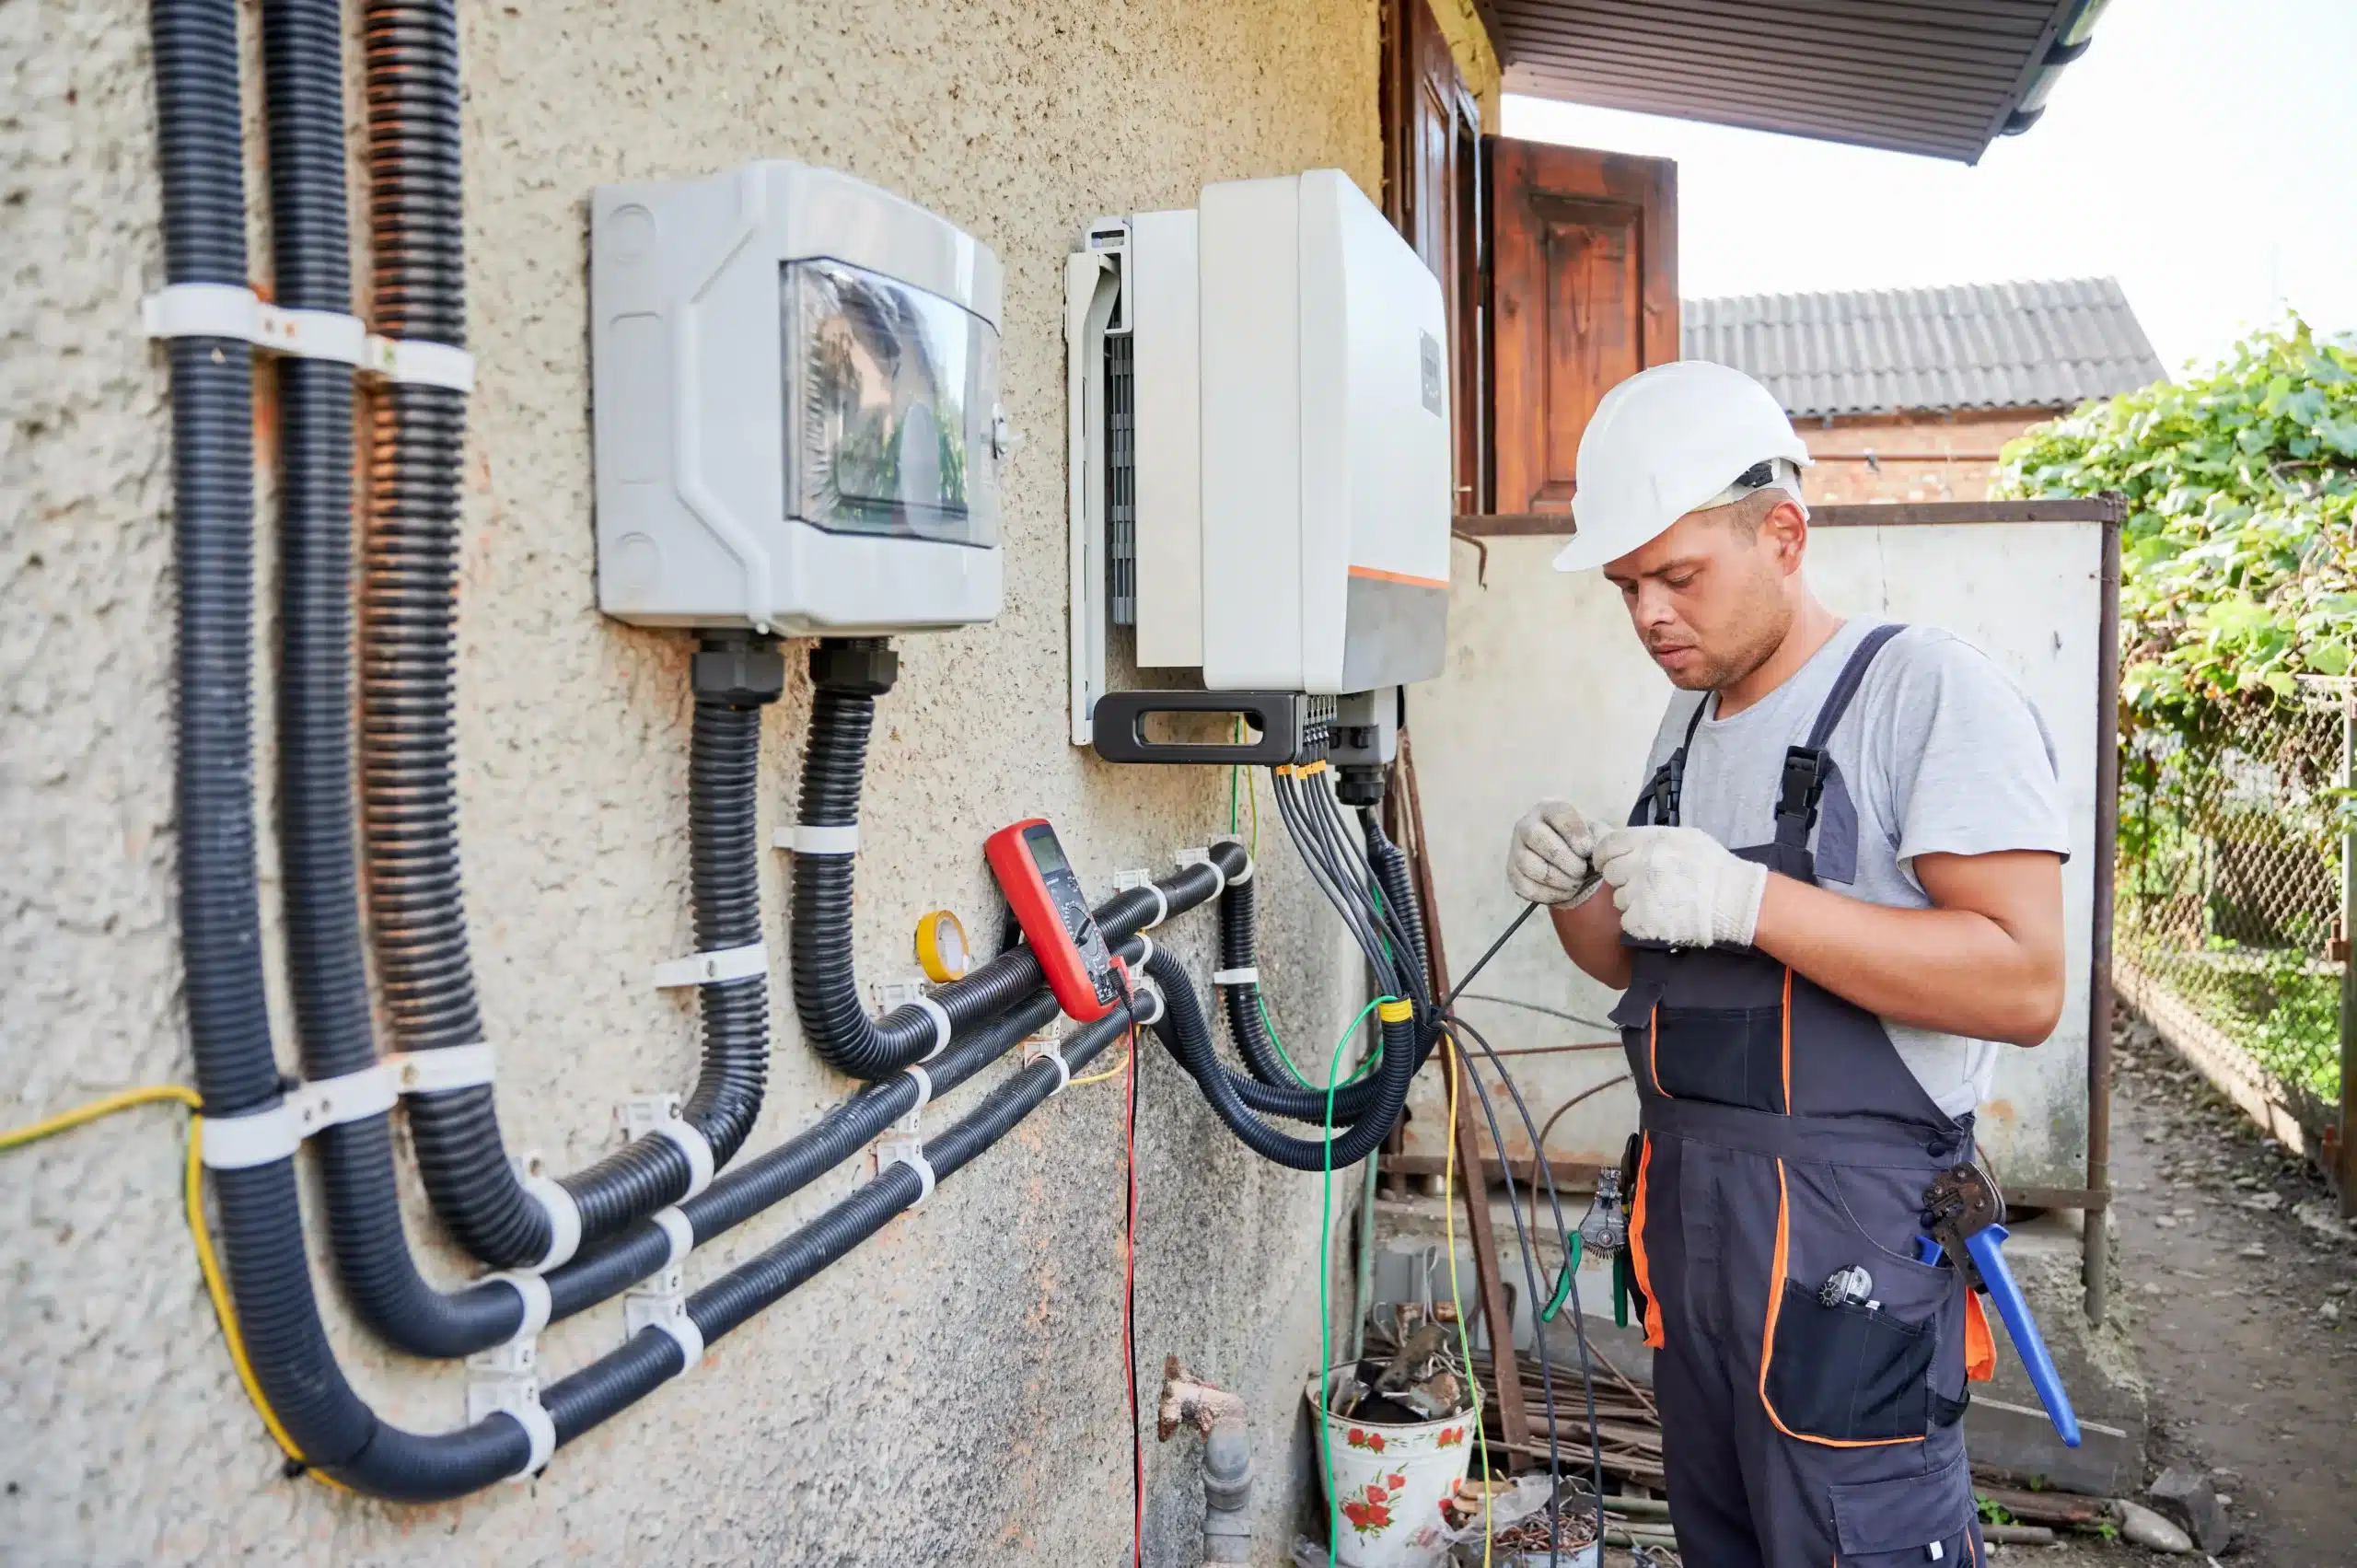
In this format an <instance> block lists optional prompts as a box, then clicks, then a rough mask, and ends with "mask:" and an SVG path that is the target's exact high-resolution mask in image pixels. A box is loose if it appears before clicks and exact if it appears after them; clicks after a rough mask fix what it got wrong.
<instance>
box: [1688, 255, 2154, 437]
mask: <svg viewBox="0 0 2357 1568" xmlns="http://www.w3.org/2000/svg"><path fill="white" fill-rule="evenodd" d="M1678 314H1679V319H1680V324H1681V325H1680V331H1681V335H1682V338H1683V343H1682V345H1681V346H1682V348H1683V352H1684V354H1685V357H1687V358H1688V359H1710V360H1716V361H1717V362H1718V363H1719V364H1721V365H1732V366H1735V367H1736V369H1738V370H1741V371H1744V372H1746V373H1747V374H1748V375H1751V376H1755V377H1759V380H1760V381H1762V382H1764V383H1765V384H1766V385H1767V387H1768V389H1769V390H1771V391H1772V392H1774V393H1775V394H1776V396H1777V398H1778V399H1779V400H1780V401H1782V403H1783V405H1784V410H1785V412H1788V413H1790V414H1791V415H1792V416H1793V417H1794V418H1795V419H1804V418H1816V417H1820V416H1824V415H1830V414H1853V413H1898V412H1918V411H1920V412H1946V411H1949V410H1953V409H1974V408H2069V407H2072V406H2073V405H2074V404H2076V403H2078V402H2080V401H2082V400H2084V399H2087V398H2105V397H2109V396H2110V395H2111V394H2112V393H2114V392H2124V391H2127V390H2129V389H2131V388H2134V387H2142V386H2146V385H2149V384H2150V383H2152V382H2154V381H2158V380H2162V379H2164V378H2165V377H2166V375H2167V372H2166V371H2165V370H2164V369H2163V368H2162V367H2161V361H2160V356H2159V355H2157V354H2154V352H2153V345H2152V343H2150V342H2148V341H2147V340H2146V339H2145V336H2144V329H2143V328H2142V327H2141V326H2139V325H2137V322H2136V313H2135V312H2134V311H2133V310H2131V309H2130V308H2128V296H2126V295H2124V294H2122V293H2121V292H2120V291H2119V283H2118V282H2117V281H2115V280H2113V279H2111V278H2068V279H2062V280H2059V281H2050V282H2043V283H2003V284H1963V285H1957V286H1955V287H1951V288H1899V289H1874V290H1871V291H1866V292H1861V293H1852V294H1750V295H1743V296H1738V297H1736V298H1732V299H1689V300H1686V301H1684V302H1683V303H1682V304H1681V305H1680V307H1679V312H1678Z"/></svg>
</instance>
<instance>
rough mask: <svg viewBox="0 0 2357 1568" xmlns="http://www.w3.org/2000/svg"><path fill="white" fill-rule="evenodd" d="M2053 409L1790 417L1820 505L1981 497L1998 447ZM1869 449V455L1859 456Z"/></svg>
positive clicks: (1810, 490)
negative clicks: (1803, 448) (1807, 459)
mask: <svg viewBox="0 0 2357 1568" xmlns="http://www.w3.org/2000/svg"><path fill="white" fill-rule="evenodd" d="M2058 412H2061V411H2060V410H2056V409H1995V410H1987V411H1974V412H1966V413H1926V414H1893V415H1887V416H1875V417H1873V418H1840V419H1833V420H1798V421H1795V422H1794V424H1795V425H1796V427H1797V428H1798V429H1799V431H1800V434H1801V439H1802V440H1804V441H1805V442H1807V443H1808V450H1809V455H1810V456H1811V457H1813V458H1815V459H1817V466H1816V467H1815V468H1813V469H1811V470H1809V472H1808V478H1807V479H1806V481H1805V488H1806V490H1807V494H1808V498H1809V499H1810V500H1811V501H1816V502H1821V503H1824V504H1825V505H1856V504H1858V503H1861V502H1870V501H1985V500H1987V499H1988V498H1989V483H1990V481H1991V479H1992V478H1994V477H1995V474H1996V470H1997V464H1996V460H1995V459H1996V454H1997V451H1998V448H2000V447H2003V445H2004V444H2005V443H2006V442H2008V441H2010V440H2012V439H2013V438H2014V436H2019V435H2020V434H2021V433H2022V432H2023V431H2025V430H2027V429H2028V428H2029V427H2030V426H2031V425H2033V424H2038V423H2040V422H2041V421H2044V420H2049V419H2051V418H2053V417H2054V416H2055V414H2056V413H2058ZM1869 452H1871V453H1873V454H1874V459H1875V460H1874V461H1872V462H1868V461H1866V460H1864V455H1865V454H1867V453H1869Z"/></svg>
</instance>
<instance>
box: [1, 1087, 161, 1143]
mask: <svg viewBox="0 0 2357 1568" xmlns="http://www.w3.org/2000/svg"><path fill="white" fill-rule="evenodd" d="M165 1100H170V1101H172V1102H173V1103H174V1104H176V1105H184V1106H186V1107H188V1108H189V1109H191V1110H194V1109H197V1108H198V1107H199V1106H201V1105H203V1103H204V1102H203V1100H200V1099H199V1098H196V1091H195V1090H194V1089H192V1088H190V1087H189V1086H187V1085H186V1084H145V1085H143V1086H140V1087H138V1088H135V1089H123V1090H121V1091H119V1092H117V1093H115V1094H110V1095H106V1096H104V1097H102V1098H98V1099H94V1100H92V1101H91V1102H90V1103H89V1104H87V1105H77V1106H75V1108H74V1109H71V1110H61V1111H59V1112H58V1113H57V1114H56V1115H54V1116H52V1117H50V1118H48V1119H47V1120H46V1121H36V1122H34V1123H33V1124H32V1125H31V1126H29V1127H12V1128H10V1129H9V1130H8V1131H7V1132H0V1149H15V1148H21V1147H23V1146H24V1145H25V1144H32V1143H38V1142H40V1141H41V1139H43V1138H46V1137H49V1136H51V1135H52V1134H53V1133H58V1132H69V1131H71V1130H72V1129H74V1128H76V1127H79V1126H81V1125H82V1124H83V1123H84V1122H86V1121H97V1120H98V1119H99V1117H101V1116H112V1115H113V1114H114V1113H115V1112H116V1111H118V1110H129V1109H131V1108H132V1107H134V1106H136V1105H158V1104H161V1103H162V1102H163V1101H165Z"/></svg>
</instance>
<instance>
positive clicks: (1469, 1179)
mask: <svg viewBox="0 0 2357 1568" xmlns="http://www.w3.org/2000/svg"><path fill="white" fill-rule="evenodd" d="M1397 780H1398V783H1399V789H1400V792H1401V795H1402V796H1403V798H1402V800H1401V802H1400V805H1401V807H1402V810H1401V815H1400V821H1401V823H1402V824H1403V825H1404V826H1405V827H1406V828H1407V830H1408V833H1407V838H1408V842H1406V843H1405V844H1403V845H1401V846H1400V847H1402V848H1403V849H1405V850H1406V851H1407V852H1408V865H1409V869H1410V870H1411V872H1412V873H1413V874H1414V877H1415V883H1416V902H1417V903H1418V904H1419V905H1421V906H1422V910H1423V916H1424V953H1425V957H1426V959H1427V970H1426V975H1425V979H1426V981H1427V982H1428V983H1429V984H1430V985H1431V986H1432V990H1433V995H1434V996H1435V997H1441V996H1446V995H1447V994H1448V989H1449V986H1448V955H1447V954H1446V952H1445V951H1444V950H1443V948H1442V947H1441V940H1440V905H1439V901H1438V900H1436V899H1435V898H1434V896H1433V871H1432V857H1431V856H1430V854H1427V853H1426V849H1425V843H1424V807H1423V801H1422V797H1421V796H1418V794H1417V792H1416V761H1415V755H1414V753H1413V752H1412V751H1411V750H1410V749H1409V745H1408V732H1407V731H1406V730H1404V729H1403V730H1401V731H1400V732H1399V767H1398V770H1397ZM1448 1060H1449V1061H1450V1062H1451V1063H1454V1064H1455V1067H1454V1070H1455V1071H1456V1073H1457V1074H1458V1077H1457V1170H1458V1172H1459V1173H1460V1175H1461V1177H1462V1179H1461V1180H1459V1181H1458V1183H1457V1191H1459V1192H1460V1193H1461V1194H1462V1195H1463V1197H1464V1202H1465V1233H1466V1238H1467V1240H1468V1241H1469V1242H1470V1243H1471V1245H1472V1248H1473V1282H1474V1285H1475V1287H1476V1288H1477V1289H1478V1290H1479V1291H1480V1296H1481V1320H1482V1321H1483V1322H1484V1323H1486V1324H1487V1325H1488V1326H1489V1330H1490V1363H1491V1366H1492V1369H1493V1370H1492V1377H1491V1381H1492V1382H1493V1383H1494V1384H1496V1385H1497V1387H1496V1388H1495V1389H1494V1390H1493V1391H1494V1392H1495V1393H1496V1395H1497V1397H1498V1426H1499V1428H1500V1431H1499V1433H1498V1438H1499V1440H1500V1441H1501V1442H1502V1443H1503V1444H1504V1449H1505V1455H1506V1468H1507V1469H1508V1470H1509V1471H1513V1470H1518V1469H1522V1468H1523V1467H1524V1466H1525V1464H1527V1462H1528V1459H1527V1455H1528V1451H1529V1446H1530V1417H1529V1413H1528V1411H1527V1410H1526V1409H1525V1408H1524V1405H1523V1401H1522V1369H1521V1367H1520V1366H1519V1365H1516V1363H1515V1350H1514V1311H1513V1308H1512V1307H1508V1306H1507V1305H1506V1289H1505V1282H1504V1280H1503V1279H1501V1278H1499V1276H1498V1243H1497V1237H1496V1234H1495V1233H1494V1232H1493V1231H1492V1229H1491V1227H1490V1184H1489V1182H1488V1181H1486V1180H1484V1179H1482V1169H1481V1138H1480V1133H1479V1132H1476V1131H1475V1130H1474V1126H1475V1121H1476V1120H1477V1118H1478V1115H1479V1112H1478V1111H1477V1110H1476V1109H1475V1107H1476V1103H1477V1102H1476V1101H1475V1099H1474V1098H1473V1088H1472V1085H1471V1084H1470V1082H1469V1074H1470V1071H1471V1070H1470V1069H1469V1067H1468V1066H1467V1065H1466V1063H1465V1053H1464V1052H1463V1051H1459V1050H1457V1048H1456V1046H1455V1045H1454V1044H1452V1045H1451V1046H1450V1048H1449V1052H1448ZM1498 1157H1499V1158H1500V1159H1504V1158H1505V1157H1506V1152H1505V1151H1504V1149H1500V1150H1499V1151H1498ZM1537 1305H1538V1304H1537V1303H1535V1302H1534V1303H1533V1304H1532V1306H1533V1307H1534V1309H1535V1308H1536V1307H1537Z"/></svg>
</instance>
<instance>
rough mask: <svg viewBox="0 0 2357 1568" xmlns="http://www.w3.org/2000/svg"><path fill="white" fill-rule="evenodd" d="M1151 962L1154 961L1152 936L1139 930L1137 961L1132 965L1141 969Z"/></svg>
mask: <svg viewBox="0 0 2357 1568" xmlns="http://www.w3.org/2000/svg"><path fill="white" fill-rule="evenodd" d="M1152 962H1154V938H1153V937H1151V936H1148V935H1146V934H1145V933H1144V932H1143V931H1141V932H1139V933H1138V961H1137V963H1136V964H1135V966H1133V967H1134V968H1135V969H1137V970H1143V969H1144V968H1145V967H1146V965H1148V964H1150V963H1152Z"/></svg>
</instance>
